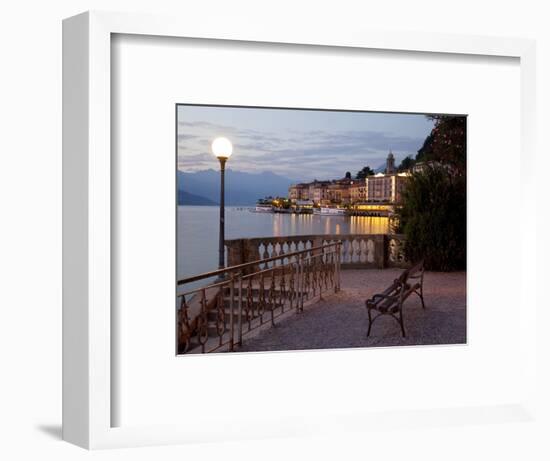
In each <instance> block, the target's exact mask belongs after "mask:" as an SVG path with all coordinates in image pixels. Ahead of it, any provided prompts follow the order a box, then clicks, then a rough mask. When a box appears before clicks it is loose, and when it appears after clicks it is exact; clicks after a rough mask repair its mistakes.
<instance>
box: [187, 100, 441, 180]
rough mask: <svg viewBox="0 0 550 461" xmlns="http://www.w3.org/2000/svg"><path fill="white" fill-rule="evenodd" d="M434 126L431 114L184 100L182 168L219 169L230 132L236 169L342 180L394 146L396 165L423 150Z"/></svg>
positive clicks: (374, 164) (375, 164)
mask: <svg viewBox="0 0 550 461" xmlns="http://www.w3.org/2000/svg"><path fill="white" fill-rule="evenodd" d="M432 127H433V122H431V121H429V120H427V119H426V117H425V116H424V115H409V114H389V113H372V112H338V111H316V110H291V109H255V108H234V107H203V106H179V107H178V168H179V169H180V170H181V171H187V172H191V171H200V170H207V169H209V168H213V169H218V168H219V163H218V161H217V159H216V158H215V157H214V156H213V154H212V152H211V149H210V145H211V143H212V140H213V139H214V138H216V137H218V136H225V137H227V138H229V139H230V140H231V142H232V143H233V155H232V157H231V158H230V160H229V162H228V164H227V167H228V168H231V169H233V170H237V171H245V172H250V173H259V172H263V171H271V172H273V173H276V174H279V175H282V176H285V177H288V178H291V179H293V180H296V181H310V180H313V179H334V178H339V177H343V176H344V174H345V172H346V171H350V172H351V173H352V174H353V175H355V173H357V171H358V170H360V169H361V168H362V167H363V166H365V165H369V166H370V167H371V168H373V169H375V168H377V167H379V166H380V165H382V164H384V162H385V159H386V157H387V155H388V152H389V151H390V149H391V150H392V152H393V154H394V156H395V157H396V164H399V162H400V161H401V160H402V159H403V158H404V157H406V156H407V155H412V156H414V155H416V151H417V150H418V149H419V148H420V147H421V146H422V143H423V142H424V139H425V138H426V136H427V135H428V134H429V133H430V131H431V129H432Z"/></svg>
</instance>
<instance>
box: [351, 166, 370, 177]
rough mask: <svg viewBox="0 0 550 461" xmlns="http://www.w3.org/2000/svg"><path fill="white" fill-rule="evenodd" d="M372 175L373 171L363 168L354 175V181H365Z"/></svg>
mask: <svg viewBox="0 0 550 461" xmlns="http://www.w3.org/2000/svg"><path fill="white" fill-rule="evenodd" d="M373 174H374V171H373V170H372V169H371V167H370V166H365V167H363V169H362V170H359V171H358V172H357V174H356V175H355V179H365V178H366V177H367V176H372V175H373Z"/></svg>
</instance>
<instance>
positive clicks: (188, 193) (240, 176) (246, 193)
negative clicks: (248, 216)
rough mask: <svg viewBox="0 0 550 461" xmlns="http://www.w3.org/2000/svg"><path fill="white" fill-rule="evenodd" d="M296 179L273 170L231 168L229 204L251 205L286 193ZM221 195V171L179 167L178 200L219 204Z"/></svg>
mask: <svg viewBox="0 0 550 461" xmlns="http://www.w3.org/2000/svg"><path fill="white" fill-rule="evenodd" d="M294 182H295V181H293V180H292V179H290V178H285V177H284V176H279V175H277V174H275V173H272V172H270V171H264V172H261V173H245V172H243V171H235V170H231V169H228V170H226V171H225V203H226V205H229V206H231V205H233V206H235V205H237V206H249V205H254V204H255V203H256V201H257V200H258V199H260V198H264V197H268V196H272V197H275V196H284V197H286V196H287V194H288V187H289V186H290V185H291V184H292V183H294ZM219 198H220V172H219V171H216V170H212V169H209V170H203V171H197V172H192V173H191V172H183V171H178V204H180V205H216V204H218V203H219Z"/></svg>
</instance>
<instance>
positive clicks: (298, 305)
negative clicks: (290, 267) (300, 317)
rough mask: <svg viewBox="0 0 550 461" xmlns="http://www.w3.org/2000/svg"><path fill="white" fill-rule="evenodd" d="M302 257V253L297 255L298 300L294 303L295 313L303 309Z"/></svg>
mask: <svg viewBox="0 0 550 461" xmlns="http://www.w3.org/2000/svg"><path fill="white" fill-rule="evenodd" d="M303 255H304V253H300V254H298V300H297V302H296V312H300V311H301V310H302V309H303V308H304V278H303V276H304V272H303V264H302V259H303Z"/></svg>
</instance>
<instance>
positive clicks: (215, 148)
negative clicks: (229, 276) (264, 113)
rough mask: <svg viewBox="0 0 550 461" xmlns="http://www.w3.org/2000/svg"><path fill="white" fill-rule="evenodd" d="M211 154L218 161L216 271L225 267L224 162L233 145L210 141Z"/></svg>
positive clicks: (218, 139) (223, 139)
mask: <svg viewBox="0 0 550 461" xmlns="http://www.w3.org/2000/svg"><path fill="white" fill-rule="evenodd" d="M212 153H213V154H214V155H215V156H216V157H217V158H218V160H219V161H220V240H219V246H218V251H219V259H218V269H223V268H224V267H225V162H227V160H229V157H231V154H232V153H233V145H232V144H231V141H229V139H227V138H216V139H214V141H212Z"/></svg>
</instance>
